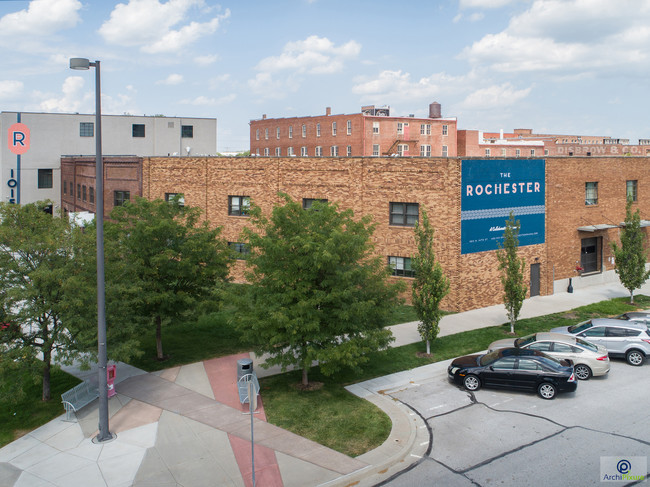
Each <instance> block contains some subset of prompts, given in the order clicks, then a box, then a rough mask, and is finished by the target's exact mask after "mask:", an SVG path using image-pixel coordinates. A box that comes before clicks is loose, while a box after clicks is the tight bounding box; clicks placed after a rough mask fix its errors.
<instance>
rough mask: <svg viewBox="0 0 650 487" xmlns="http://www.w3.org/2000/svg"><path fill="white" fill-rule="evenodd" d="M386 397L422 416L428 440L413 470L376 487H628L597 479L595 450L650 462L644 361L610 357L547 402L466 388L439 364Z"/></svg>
mask: <svg viewBox="0 0 650 487" xmlns="http://www.w3.org/2000/svg"><path fill="white" fill-rule="evenodd" d="M391 396H392V397H393V398H395V399H396V400H399V401H402V402H403V403H405V404H407V405H408V406H410V407H411V408H412V409H414V410H415V411H417V412H418V413H419V414H420V415H421V416H422V417H423V418H424V419H425V420H426V422H427V424H428V426H429V428H430V443H429V450H428V454H427V455H426V456H425V457H423V458H422V459H421V460H420V461H419V462H418V463H417V464H416V465H415V466H414V467H412V468H410V469H408V470H406V471H403V472H401V473H400V474H397V475H396V476H394V477H393V478H392V479H390V480H389V481H388V482H386V483H384V484H382V485H389V486H391V487H398V486H409V487H412V486H419V485H422V486H425V485H426V486H444V487H454V486H472V485H473V486H482V487H483V486H485V487H488V486H500V487H509V486H540V487H541V486H544V487H547V486H571V487H574V486H593V485H626V484H627V485H630V484H633V483H634V482H630V481H620V482H607V483H602V482H601V457H614V456H616V457H646V459H647V463H648V464H649V465H650V360H646V363H645V365H643V366H641V367H633V366H630V365H627V364H626V363H625V361H623V360H612V366H611V370H610V372H609V374H608V375H607V376H605V377H595V378H591V379H589V380H588V381H580V382H579V384H578V389H577V391H576V392H573V393H562V394H558V395H557V396H556V398H555V399H553V400H550V401H549V400H544V399H542V398H540V397H539V396H538V395H537V394H535V393H532V392H531V393H527V392H511V391H503V390H496V389H486V388H482V389H480V390H478V391H476V392H475V393H470V392H468V391H465V390H464V389H461V388H460V387H458V386H456V385H454V384H452V383H451V382H450V381H449V380H448V379H447V373H446V367H445V368H442V367H441V368H440V370H438V371H437V372H436V373H435V375H434V376H432V377H431V378H430V380H427V381H422V382H421V383H419V384H411V385H410V386H409V387H407V388H404V389H402V390H400V391H397V392H393V393H391ZM603 461H604V462H607V459H605V460H603ZM637 465H638V463H637ZM605 468H606V469H607V466H606V467H605ZM610 470H611V468H610ZM645 473H646V475H647V473H648V472H647V468H646V472H645ZM642 485H648V484H647V480H646V483H644V484H642Z"/></svg>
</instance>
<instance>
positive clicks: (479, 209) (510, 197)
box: [460, 159, 546, 254]
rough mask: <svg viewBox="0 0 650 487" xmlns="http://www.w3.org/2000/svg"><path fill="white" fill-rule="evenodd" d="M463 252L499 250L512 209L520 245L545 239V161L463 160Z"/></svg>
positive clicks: (533, 243)
mask: <svg viewBox="0 0 650 487" xmlns="http://www.w3.org/2000/svg"><path fill="white" fill-rule="evenodd" d="M462 164H463V165H462V183H461V185H462V194H461V216H460V222H461V224H460V225H461V254H470V253H473V252H483V251H486V250H496V249H497V242H501V241H502V240H503V231H504V230H505V222H506V220H507V219H508V217H509V216H510V212H511V211H512V212H513V213H514V214H515V219H517V220H519V222H520V223H521V228H520V230H519V245H520V246H524V245H535V244H541V243H544V242H545V232H544V222H545V211H546V206H545V194H546V186H545V184H544V183H545V173H546V169H545V165H546V163H545V161H544V160H543V159H513V160H499V159H485V160H473V159H471V160H464V161H462Z"/></svg>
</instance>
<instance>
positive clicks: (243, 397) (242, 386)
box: [237, 372, 260, 404]
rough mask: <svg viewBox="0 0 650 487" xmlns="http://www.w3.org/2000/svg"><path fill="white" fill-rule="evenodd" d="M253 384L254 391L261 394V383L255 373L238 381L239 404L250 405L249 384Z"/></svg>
mask: <svg viewBox="0 0 650 487" xmlns="http://www.w3.org/2000/svg"><path fill="white" fill-rule="evenodd" d="M249 382H252V383H253V391H254V393H255V394H259V392H260V383H259V381H258V380H257V375H255V372H253V373H252V374H246V375H244V376H242V377H241V378H240V379H239V380H238V381H237V390H238V391H239V402H240V403H241V404H248V403H250V397H248V383H249Z"/></svg>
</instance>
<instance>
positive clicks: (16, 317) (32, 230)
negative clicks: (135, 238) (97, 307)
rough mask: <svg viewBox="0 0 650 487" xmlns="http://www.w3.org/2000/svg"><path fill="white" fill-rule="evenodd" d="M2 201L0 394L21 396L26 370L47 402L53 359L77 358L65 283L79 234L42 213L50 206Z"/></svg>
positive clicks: (72, 267)
mask: <svg viewBox="0 0 650 487" xmlns="http://www.w3.org/2000/svg"><path fill="white" fill-rule="evenodd" d="M50 203H51V202H49V201H41V202H37V203H32V204H26V205H9V204H6V203H0V289H1V291H0V310H1V312H0V313H1V314H2V319H1V320H0V321H2V324H1V325H0V392H1V393H2V395H3V396H4V397H5V398H6V397H7V396H16V395H17V396H18V397H19V396H20V394H21V392H22V384H21V383H20V381H19V380H16V377H20V376H22V375H23V373H25V372H27V376H29V377H32V378H33V379H34V380H35V381H37V380H39V379H41V380H42V384H43V393H42V399H43V401H48V400H49V399H50V395H51V394H50V373H51V369H52V366H53V364H54V363H55V362H57V361H65V360H71V359H72V358H74V357H75V356H77V355H78V354H79V347H78V346H77V342H76V339H77V336H78V334H79V333H80V330H79V329H74V328H72V327H69V326H67V324H66V322H65V319H64V314H65V310H66V308H69V306H70V304H69V302H66V298H67V294H66V287H67V283H68V280H69V279H70V278H71V276H74V275H75V274H76V272H77V270H76V266H75V262H74V256H75V253H76V252H77V251H78V250H79V245H80V240H81V238H82V233H81V231H80V230H79V229H76V228H74V227H73V226H71V225H70V223H69V221H68V219H66V218H58V217H56V216H54V217H53V216H52V215H49V214H47V213H45V212H44V211H43V207H44V206H45V205H47V204H50Z"/></svg>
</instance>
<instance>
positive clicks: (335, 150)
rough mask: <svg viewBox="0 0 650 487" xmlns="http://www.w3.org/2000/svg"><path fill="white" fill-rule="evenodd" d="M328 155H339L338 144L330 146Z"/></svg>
mask: <svg viewBox="0 0 650 487" xmlns="http://www.w3.org/2000/svg"><path fill="white" fill-rule="evenodd" d="M330 156H332V157H338V156H339V146H338V145H333V146H331V147H330Z"/></svg>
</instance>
